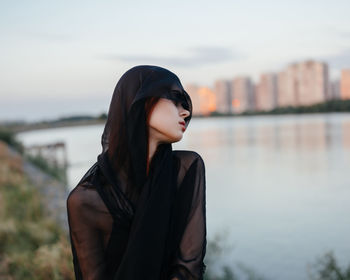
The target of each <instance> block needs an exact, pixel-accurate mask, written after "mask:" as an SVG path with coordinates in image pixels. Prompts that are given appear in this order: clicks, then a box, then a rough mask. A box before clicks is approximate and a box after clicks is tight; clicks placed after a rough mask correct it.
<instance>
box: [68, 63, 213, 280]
mask: <svg viewBox="0 0 350 280" xmlns="http://www.w3.org/2000/svg"><path fill="white" fill-rule="evenodd" d="M150 97H161V98H167V99H171V100H173V101H174V102H180V103H181V104H182V106H183V107H184V108H185V109H187V110H188V111H189V112H190V115H189V116H188V117H186V118H185V122H186V127H187V126H188V124H189V121H190V119H191V116H192V103H191V99H190V97H189V95H188V94H187V93H186V91H185V90H184V89H183V87H182V85H181V82H180V80H179V79H178V77H177V76H176V75H175V74H174V73H172V72H170V71H168V70H166V69H164V68H161V67H158V66H150V65H141V66H136V67H133V68H131V69H130V70H128V71H127V72H126V73H125V74H124V75H123V76H122V77H121V78H120V80H119V81H118V83H117V86H116V88H115V90H114V93H113V97H112V101H111V105H110V108H109V112H108V118H107V122H106V125H105V128H104V132H103V135H102V138H101V142H102V152H101V154H100V155H98V157H97V162H96V163H95V164H94V165H93V166H92V167H91V168H90V169H89V170H88V171H87V172H86V174H85V175H84V176H83V178H82V179H81V180H80V182H79V183H78V184H77V186H76V187H75V188H74V189H73V190H72V191H71V193H70V195H69V197H68V200H67V210H68V221H69V229H70V237H71V244H72V253H73V261H74V270H75V275H76V279H115V280H122V279H123V280H129V279H130V280H136V279H137V280H138V279H145V280H148V279H149V280H151V279H152V280H157V279H160V280H165V279H174V278H175V277H176V278H177V279H203V274H204V271H205V264H204V262H203V259H204V256H205V252H206V242H207V241H206V199H205V193H206V189H205V188H206V186H205V166H204V162H203V159H202V158H201V156H200V155H199V154H198V153H196V152H194V151H173V150H172V145H171V143H161V144H159V145H158V147H157V149H156V151H155V153H154V155H153V157H152V161H151V163H150V167H149V171H148V172H147V153H148V152H147V137H148V133H147V125H146V123H147V121H146V114H145V101H146V100H147V99H148V98H150ZM113 137H117V139H118V141H119V142H118V143H117V145H112V142H113V141H112V140H113V139H114V138H113ZM176 278H175V279H176Z"/></svg>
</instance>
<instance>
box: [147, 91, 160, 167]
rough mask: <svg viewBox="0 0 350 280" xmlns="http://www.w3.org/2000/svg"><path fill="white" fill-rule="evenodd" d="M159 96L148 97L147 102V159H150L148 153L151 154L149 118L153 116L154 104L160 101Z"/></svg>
mask: <svg viewBox="0 0 350 280" xmlns="http://www.w3.org/2000/svg"><path fill="white" fill-rule="evenodd" d="M159 99H160V97H159V96H153V97H150V98H147V99H146V102H145V116H146V143H147V155H146V156H147V161H148V155H149V149H148V146H149V143H148V140H149V134H148V125H149V119H150V117H151V114H152V111H153V109H154V106H156V104H157V102H158V101H159Z"/></svg>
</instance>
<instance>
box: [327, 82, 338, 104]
mask: <svg viewBox="0 0 350 280" xmlns="http://www.w3.org/2000/svg"><path fill="white" fill-rule="evenodd" d="M328 93H329V98H328V100H335V99H340V81H339V80H336V81H332V82H329V89H328Z"/></svg>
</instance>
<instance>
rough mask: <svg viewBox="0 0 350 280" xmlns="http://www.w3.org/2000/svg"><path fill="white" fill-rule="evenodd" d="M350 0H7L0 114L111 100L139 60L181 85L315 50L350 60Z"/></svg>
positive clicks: (333, 63)
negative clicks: (160, 69) (175, 78)
mask: <svg viewBox="0 0 350 280" xmlns="http://www.w3.org/2000/svg"><path fill="white" fill-rule="evenodd" d="M349 11H350V1H349V0H332V1H329V0H318V1H315V0H308V1H301V0H293V1H292V0H290V1H286V0H274V1H273V0H269V1H264V0H254V1H249V0H246V1H236V0H227V1H223V0H216V1H207V0H201V1H195V0H194V1H189V0H187V1H185V0H177V1H164V0H162V1H160V0H159V1H158V0H148V1H136V0H134V1H133V0H130V1H118V0H115V1H107V0H101V1H89V0H84V1H80V0H75V1H64V0H61V1H49V0H45V1H39V0H32V1H20V0H18V1H10V0H8V1H3V0H0V36H1V44H0V121H4V120H8V121H9V120H24V121H40V120H44V119H55V118H58V117H65V116H71V115H78V114H92V115H94V114H95V115H96V114H100V113H105V112H107V110H108V106H109V102H110V99H111V96H112V93H113V90H114V87H115V85H116V83H117V82H118V79H119V78H120V77H121V75H122V74H123V73H124V72H126V71H127V70H128V69H130V68H131V67H133V66H135V65H139V64H151V65H159V66H162V67H165V68H168V69H169V70H171V71H172V72H174V73H176V74H177V75H178V76H179V78H180V80H181V81H182V83H183V85H184V86H186V84H190V83H196V84H199V85H203V86H209V87H210V86H212V85H213V84H214V81H215V80H217V79H232V78H234V77H236V76H242V75H247V76H250V77H251V78H252V79H253V81H254V82H257V81H258V79H259V75H260V74H261V73H263V72H277V71H281V70H283V68H285V67H286V66H287V65H288V64H290V63H293V62H298V61H303V60H306V59H315V60H319V61H322V62H326V63H328V65H329V71H330V78H331V79H337V78H339V76H340V70H341V69H343V68H350V16H349Z"/></svg>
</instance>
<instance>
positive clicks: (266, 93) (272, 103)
mask: <svg viewBox="0 0 350 280" xmlns="http://www.w3.org/2000/svg"><path fill="white" fill-rule="evenodd" d="M255 98H256V109H257V110H265V111H269V110H272V109H274V108H276V107H277V76H276V74H274V73H263V74H261V75H260V80H259V83H258V84H257V86H256V96H255Z"/></svg>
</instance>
